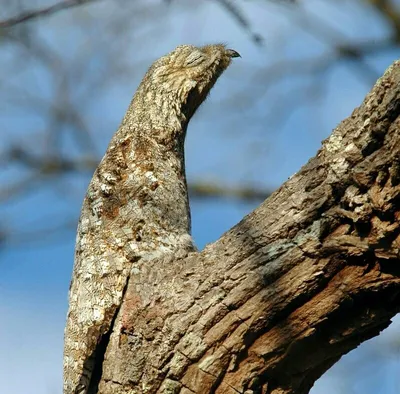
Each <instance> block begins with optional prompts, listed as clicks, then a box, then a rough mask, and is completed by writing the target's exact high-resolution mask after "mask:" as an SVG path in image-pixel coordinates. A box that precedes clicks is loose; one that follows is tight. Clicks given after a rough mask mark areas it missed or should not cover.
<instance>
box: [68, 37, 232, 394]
mask: <svg viewBox="0 0 400 394" xmlns="http://www.w3.org/2000/svg"><path fill="white" fill-rule="evenodd" d="M237 56H239V54H238V53H237V52H236V51H234V50H232V49H227V48H226V47H225V46H224V45H221V44H217V45H207V46H204V47H195V46H191V45H180V46H178V47H177V48H176V49H175V50H174V51H172V52H171V53H169V54H168V55H166V56H163V57H161V58H160V59H158V60H157V61H156V62H154V64H153V65H152V66H151V67H150V69H149V70H148V72H147V73H146V75H145V77H144V79H143V81H142V82H141V84H140V86H139V88H138V90H137V92H136V94H135V96H134V97H133V100H132V102H131V104H130V106H129V108H128V110H127V112H126V114H125V116H124V118H123V120H122V123H121V125H120V127H119V129H118V131H117V132H116V133H115V135H114V136H113V137H112V139H111V142H110V145H109V147H108V149H107V152H106V154H105V156H104V158H103V159H102V161H101V163H100V164H99V166H98V168H97V169H96V171H95V173H94V175H93V178H92V181H91V183H90V185H89V188H88V191H87V194H86V197H85V200H84V202H83V207H82V212H81V216H80V220H79V225H78V232H77V240H76V250H75V265H74V270H73V276H72V282H71V287H70V293H69V311H68V316H67V325H66V329H65V347H64V394H78V393H85V394H86V393H96V392H97V383H98V380H99V377H98V376H97V377H96V378H95V377H94V375H95V374H94V373H93V371H94V370H95V369H96V368H97V370H100V374H101V366H100V368H99V365H96V363H97V364H98V363H101V362H102V360H101V355H99V353H100V350H99V347H100V346H101V347H102V352H103V354H104V348H105V347H106V346H107V343H106V342H107V338H109V335H110V332H111V331H112V329H113V323H114V321H115V318H116V316H117V313H118V311H119V308H120V306H121V303H122V300H123V296H124V290H125V289H126V286H127V283H128V280H129V276H130V274H131V273H132V272H134V271H135V270H138V269H140V266H141V265H142V264H152V262H153V263H154V262H156V261H157V258H159V257H160V256H163V255H165V254H167V253H176V254H178V253H181V252H182V251H186V253H188V252H189V251H192V250H194V246H193V243H192V238H191V236H190V210H189V202H188V192H187V185H186V177H185V166H184V140H185V134H186V129H187V126H188V123H189V120H190V118H191V117H192V116H193V114H194V113H195V111H196V110H197V108H198V107H199V106H200V104H201V103H202V102H203V101H204V100H205V98H206V96H207V94H208V93H209V91H210V89H211V88H212V87H213V85H214V83H215V82H216V81H217V79H218V77H219V76H220V75H221V74H222V72H223V71H224V70H225V69H226V68H227V67H228V66H229V64H230V63H231V59H232V58H234V57H237ZM97 374H98V373H97ZM96 380H97V383H96Z"/></svg>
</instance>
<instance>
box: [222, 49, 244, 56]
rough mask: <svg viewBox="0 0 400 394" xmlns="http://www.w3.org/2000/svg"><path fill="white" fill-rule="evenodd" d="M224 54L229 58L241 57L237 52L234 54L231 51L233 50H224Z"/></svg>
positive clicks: (233, 51)
mask: <svg viewBox="0 0 400 394" xmlns="http://www.w3.org/2000/svg"><path fill="white" fill-rule="evenodd" d="M226 53H227V55H228V56H230V57H241V56H240V53H239V52H236V51H235V50H233V49H227V50H226Z"/></svg>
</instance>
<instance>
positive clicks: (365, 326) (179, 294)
mask: <svg viewBox="0 0 400 394" xmlns="http://www.w3.org/2000/svg"><path fill="white" fill-rule="evenodd" d="M399 115H400V62H396V63H394V65H393V66H392V67H390V68H389V69H388V70H387V72H386V73H385V75H384V76H383V77H382V78H381V79H380V80H379V81H378V82H377V84H376V85H375V87H374V88H373V90H372V91H371V93H370V94H368V96H367V97H366V99H365V101H364V102H363V104H362V105H361V106H360V107H359V108H358V109H356V110H355V111H354V112H353V114H352V115H351V116H350V117H349V118H348V119H346V120H345V121H343V122H342V123H341V124H340V125H339V126H338V127H337V128H336V130H335V131H334V132H333V133H332V135H331V136H330V137H329V138H328V139H327V140H326V141H325V142H324V144H323V146H322V148H321V149H320V151H319V152H318V153H317V155H316V156H315V157H314V158H313V159H311V160H310V161H309V162H308V163H307V164H306V165H305V166H304V167H303V168H302V169H301V170H300V171H299V172H298V173H297V174H295V175H294V176H293V177H292V178H291V179H290V180H288V181H287V182H286V183H285V184H284V185H283V186H282V187H281V188H279V189H278V190H277V191H276V192H275V193H274V194H273V195H272V196H271V197H270V198H269V199H268V200H266V201H265V202H264V203H263V204H262V205H261V206H260V207H259V208H257V209H256V210H255V211H254V212H253V213H251V214H250V215H248V216H246V217H245V218H244V219H243V220H242V221H241V222H240V223H239V224H238V225H236V226H235V227H234V228H233V229H231V230H230V231H229V232H227V233H226V234H224V235H223V236H222V237H221V238H220V240H218V241H217V242H215V243H214V244H212V245H209V246H207V247H206V248H205V249H204V250H203V251H202V252H190V253H189V254H188V255H187V256H186V257H182V256H178V255H176V254H173V253H170V254H164V255H162V256H159V258H156V259H153V260H152V261H151V264H148V263H144V264H136V265H135V267H134V269H133V270H132V271H131V274H130V279H129V283H128V285H127V287H126V290H125V292H124V294H123V302H122V306H121V308H120V309H119V310H117V313H115V314H114V321H113V324H112V330H109V338H108V340H107V346H104V347H103V348H102V349H101V350H102V352H99V354H100V356H101V357H99V358H98V359H97V362H98V364H97V365H100V369H101V372H102V374H101V376H99V384H98V387H96V391H93V392H98V393H102V394H111V393H113V394H128V393H129V394H134V393H159V394H161V393H181V394H189V393H198V394H199V393H203V394H210V393H215V394H217V393H218V394H222V393H227V394H237V393H246V394H250V393H254V394H255V393H257V394H261V393H262V394H266V393H271V394H272V393H273V394H289V393H296V394H298V393H307V392H308V391H309V389H310V388H311V386H312V385H313V383H314V381H315V380H316V379H317V378H318V377H319V376H321V374H323V373H324V372H325V371H326V370H327V369H328V368H329V367H330V366H332V365H333V364H334V363H335V362H336V361H337V360H338V359H339V358H340V357H341V355H343V354H345V353H347V352H348V351H350V350H351V349H354V348H355V347H356V346H357V345H358V344H359V343H361V342H362V341H364V340H366V339H368V338H371V337H373V336H375V335H378V334H379V332H380V331H381V330H382V329H384V328H386V327H387V326H388V325H389V324H390V318H391V317H392V316H394V315H395V314H396V313H397V312H398V311H399V309H400V263H399V257H400V228H399V217H400V116H399Z"/></svg>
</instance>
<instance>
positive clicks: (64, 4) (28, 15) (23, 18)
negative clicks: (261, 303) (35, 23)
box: [0, 0, 97, 29]
mask: <svg viewBox="0 0 400 394" xmlns="http://www.w3.org/2000/svg"><path fill="white" fill-rule="evenodd" d="M94 1H97V0H65V1H61V2H59V3H56V4H53V5H51V6H49V7H46V8H41V9H39V10H29V11H24V12H22V13H21V14H19V15H16V16H13V17H11V18H9V19H5V20H3V21H0V28H3V29H4V28H9V27H12V26H15V25H18V24H20V23H23V22H27V21H29V20H33V19H37V18H42V17H44V16H50V15H53V14H55V13H57V12H59V11H62V10H66V9H69V8H73V7H77V6H80V5H83V4H88V3H92V2H94Z"/></svg>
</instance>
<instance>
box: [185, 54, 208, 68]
mask: <svg viewBox="0 0 400 394" xmlns="http://www.w3.org/2000/svg"><path fill="white" fill-rule="evenodd" d="M203 60H204V56H203V54H202V53H201V52H199V51H195V52H192V53H191V54H190V55H189V56H188V57H187V58H186V61H185V65H186V66H188V67H194V66H198V65H199V64H200V63H202V62H203Z"/></svg>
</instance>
